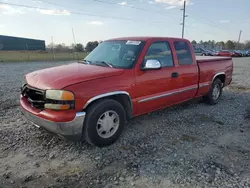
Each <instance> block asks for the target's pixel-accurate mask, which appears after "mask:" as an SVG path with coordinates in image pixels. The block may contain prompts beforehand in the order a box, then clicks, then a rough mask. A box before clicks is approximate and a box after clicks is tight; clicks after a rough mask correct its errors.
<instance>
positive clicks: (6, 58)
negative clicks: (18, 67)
mask: <svg viewBox="0 0 250 188" xmlns="http://www.w3.org/2000/svg"><path fill="white" fill-rule="evenodd" d="M86 55H87V53H85V52H76V53H71V52H55V57H54V55H53V53H52V52H46V51H0V62H28V61H66V60H75V59H83V58H84V57H86Z"/></svg>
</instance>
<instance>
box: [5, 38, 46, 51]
mask: <svg viewBox="0 0 250 188" xmlns="http://www.w3.org/2000/svg"><path fill="white" fill-rule="evenodd" d="M4 50H5V51H22V50H29V51H36V50H42V51H44V50H45V41H44V40H36V39H28V38H19V37H12V36H5V35H0V51H4Z"/></svg>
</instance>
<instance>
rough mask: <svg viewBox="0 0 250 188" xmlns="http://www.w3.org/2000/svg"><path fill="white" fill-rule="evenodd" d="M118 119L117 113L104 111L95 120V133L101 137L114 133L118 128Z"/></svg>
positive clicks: (107, 136)
mask: <svg viewBox="0 0 250 188" xmlns="http://www.w3.org/2000/svg"><path fill="white" fill-rule="evenodd" d="M119 123H120V119H119V116H118V114H117V113H116V112H115V111H113V110H109V111H106V112H104V113H103V114H102V115H101V116H100V118H99V119H98V121H97V126H96V129H97V133H98V135H99V136H100V137H102V138H109V137H111V136H113V135H114V134H115V132H116V131H117V130H118V128H119Z"/></svg>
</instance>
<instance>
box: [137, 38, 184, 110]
mask: <svg viewBox="0 0 250 188" xmlns="http://www.w3.org/2000/svg"><path fill="white" fill-rule="evenodd" d="M148 59H157V60H159V61H160V62H161V66H162V68H161V69H159V70H145V71H144V70H140V71H138V72H136V74H137V75H136V87H135V88H136V90H137V105H136V106H137V114H142V113H146V112H150V111H153V110H155V109H159V108H162V107H164V106H168V105H171V104H174V103H176V102H178V98H177V97H176V96H177V95H178V90H179V87H180V83H181V82H180V81H181V80H180V77H179V75H178V74H177V72H176V67H175V64H174V58H173V55H172V50H171V48H170V45H169V43H168V42H167V41H158V42H153V43H151V45H150V46H149V48H148V50H147V52H146V55H145V56H144V60H143V63H145V62H146V60H148Z"/></svg>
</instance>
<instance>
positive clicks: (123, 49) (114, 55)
mask: <svg viewBox="0 0 250 188" xmlns="http://www.w3.org/2000/svg"><path fill="white" fill-rule="evenodd" d="M144 44H145V42H144V41H127V40H126V41H125V40H121V41H117V40H113V41H105V42H102V43H101V44H99V45H98V46H97V47H96V48H95V49H94V50H93V51H92V52H91V53H90V54H89V55H88V56H87V57H86V58H85V59H84V60H85V61H88V62H89V64H91V63H93V64H96V65H103V63H104V62H105V63H108V64H110V65H111V66H112V67H114V68H132V67H133V65H134V64H135V62H136V60H137V58H138V56H139V54H140V52H141V50H142V48H143V46H144ZM98 62H99V63H101V64H99V63H98Z"/></svg>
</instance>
